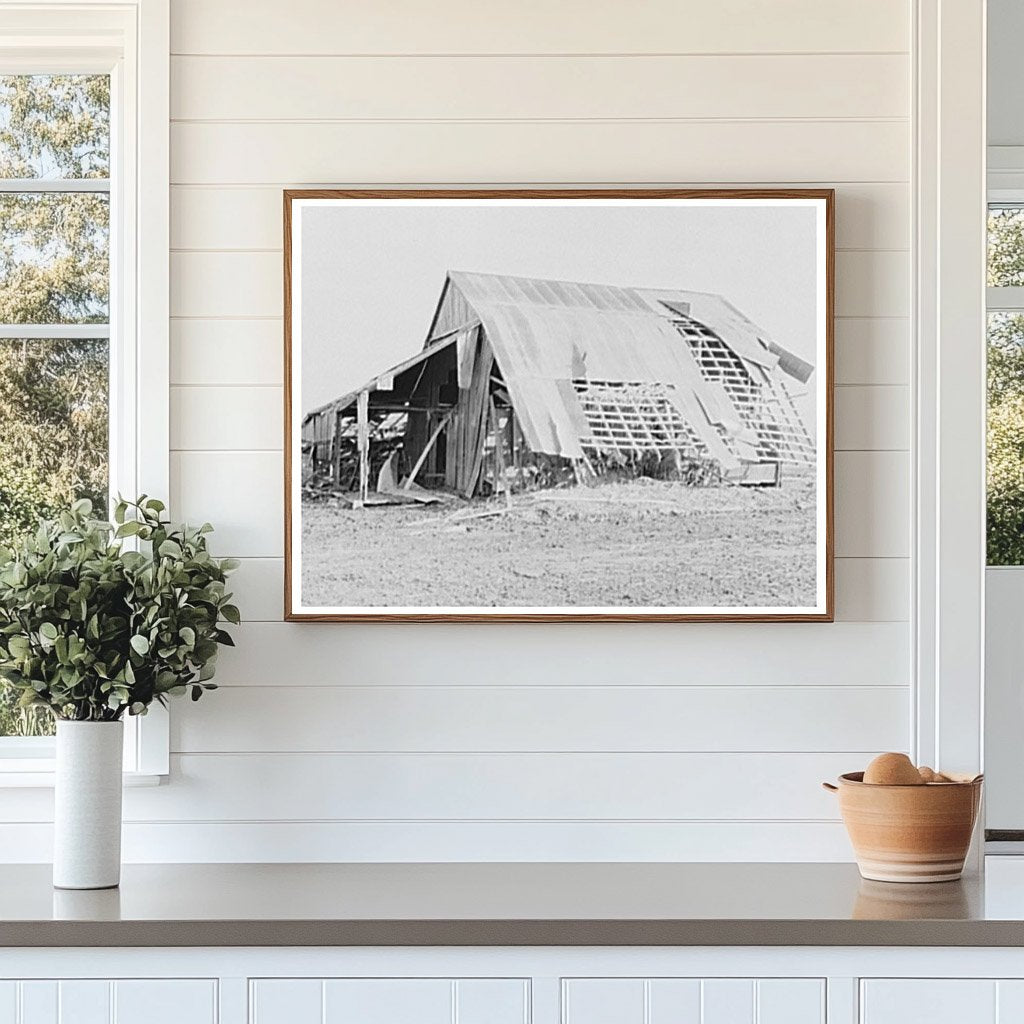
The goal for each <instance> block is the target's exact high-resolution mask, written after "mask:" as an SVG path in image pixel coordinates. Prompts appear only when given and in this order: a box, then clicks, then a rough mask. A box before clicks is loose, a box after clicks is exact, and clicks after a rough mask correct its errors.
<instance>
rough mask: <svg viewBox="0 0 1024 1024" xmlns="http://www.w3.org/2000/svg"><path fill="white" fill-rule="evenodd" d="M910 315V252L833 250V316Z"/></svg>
mask: <svg viewBox="0 0 1024 1024" xmlns="http://www.w3.org/2000/svg"><path fill="white" fill-rule="evenodd" d="M909 315H910V253H909V252H903V251H897V252H890V251H877V252H870V251H862V250H859V251H854V252H837V253H836V316H843V317H846V316H855V317H862V316H879V317H906V316H909Z"/></svg>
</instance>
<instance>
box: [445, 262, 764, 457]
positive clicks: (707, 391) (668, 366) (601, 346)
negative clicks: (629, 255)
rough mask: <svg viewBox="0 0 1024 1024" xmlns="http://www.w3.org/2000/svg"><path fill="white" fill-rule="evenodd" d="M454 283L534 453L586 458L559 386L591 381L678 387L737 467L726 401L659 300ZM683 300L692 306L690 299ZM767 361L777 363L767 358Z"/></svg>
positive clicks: (714, 446)
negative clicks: (727, 437) (728, 445)
mask: <svg viewBox="0 0 1024 1024" xmlns="http://www.w3.org/2000/svg"><path fill="white" fill-rule="evenodd" d="M450 281H451V286H450V287H449V292H450V293H452V292H454V293H457V294H459V295H461V296H462V298H464V299H465V300H466V301H467V302H468V304H469V305H470V306H471V307H472V308H473V310H474V311H475V312H476V314H477V315H478V316H479V317H480V320H481V322H482V323H483V325H484V330H485V331H486V332H487V337H488V340H489V341H490V343H491V346H492V348H493V349H494V354H495V357H496V359H497V361H498V365H499V366H500V367H501V372H502V376H503V377H504V379H505V382H506V384H507V385H508V389H509V393H510V395H511V396H512V400H513V402H514V404H515V407H516V412H517V414H518V416H519V418H520V420H521V422H522V425H523V432H524V434H525V435H526V438H527V441H528V442H529V444H530V447H531V448H533V450H534V451H538V452H547V453H548V454H551V455H564V456H567V457H569V458H578V457H579V449H580V446H579V432H578V431H577V430H576V429H575V427H574V426H573V410H571V409H569V408H567V403H566V402H565V401H564V395H565V388H564V387H563V388H561V389H559V388H558V387H554V386H552V385H553V384H554V383H555V382H571V381H573V380H579V379H584V378H585V379H588V380H609V381H629V382H638V383H640V382H652V383H660V384H664V385H666V386H668V387H672V388H674V389H675V392H676V394H677V399H678V402H679V403H681V404H682V405H684V406H685V409H686V415H687V418H688V419H689V420H691V421H692V423H691V425H692V426H693V428H694V430H696V432H697V435H698V437H700V439H701V440H702V441H703V442H704V444H705V445H706V447H707V448H708V449H709V451H712V452H713V453H714V454H715V456H716V457H717V458H719V459H720V460H721V461H723V462H724V463H725V464H726V465H727V466H728V465H731V464H732V463H735V462H736V460H735V458H734V457H732V456H731V455H730V454H729V453H728V451H727V450H726V449H725V446H724V444H723V442H722V439H721V436H720V434H719V429H722V430H724V431H725V432H726V433H729V434H731V433H733V432H734V431H738V423H736V421H735V419H734V417H732V416H727V415H725V411H724V410H723V409H722V396H721V395H719V394H717V393H716V392H715V391H714V390H713V389H712V388H711V387H709V384H708V381H706V380H705V379H704V377H703V375H702V374H701V372H700V369H699V367H698V366H697V364H696V362H695V361H694V359H693V356H692V355H691V353H690V349H689V347H688V346H687V345H686V344H684V343H682V341H681V339H680V337H679V334H678V332H677V331H676V329H675V328H674V327H673V326H672V322H671V319H670V314H671V312H672V311H671V310H670V309H668V308H667V307H664V306H661V305H660V304H657V305H656V303H659V300H660V295H656V294H655V293H652V292H649V293H643V292H641V291H640V290H638V289H633V288H620V287H615V286H612V285H595V284H577V283H573V282H566V281H538V280H530V279H527V278H518V277H506V276H501V275H496V274H470V273H465V272H460V271H455V272H453V273H452V274H451V275H450ZM664 294H668V293H664ZM678 298H679V301H682V302H686V301H689V300H688V299H687V298H686V297H685V295H684V293H682V292H680V293H678ZM453 300H455V296H454V295H453ZM456 301H457V300H456ZM765 356H766V357H767V358H768V359H770V360H776V359H777V357H776V356H773V355H771V354H770V353H768V352H767V351H765ZM716 424H718V425H716ZM570 428H572V432H571V433H570ZM570 438H571V443H570Z"/></svg>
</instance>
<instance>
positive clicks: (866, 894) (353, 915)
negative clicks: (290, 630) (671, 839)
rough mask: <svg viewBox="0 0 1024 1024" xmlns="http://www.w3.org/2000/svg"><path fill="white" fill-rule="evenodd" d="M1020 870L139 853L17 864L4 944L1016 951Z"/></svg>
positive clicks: (6, 887) (1, 911)
mask: <svg viewBox="0 0 1024 1024" xmlns="http://www.w3.org/2000/svg"><path fill="white" fill-rule="evenodd" d="M1016 867H1020V869H1021V870H1020V871H1019V872H1016V873H1013V874H1012V875H1011V876H1010V877H1009V880H1008V881H1007V880H1006V878H1003V881H1002V882H1001V883H1000V884H1001V885H1002V886H1003V888H1004V889H1006V891H1007V892H1009V893H1011V896H1012V898H1008V899H1004V900H1002V909H1001V910H1000V909H996V908H995V904H996V903H998V902H999V901H993V900H992V899H991V898H987V895H986V889H985V884H984V882H983V880H982V879H981V878H980V877H977V876H975V877H966V878H964V879H963V880H961V881H959V882H944V883H933V884H928V885H895V884H892V883H884V882H868V881H864V880H863V879H861V878H860V876H859V875H858V873H857V869H856V867H854V866H853V865H852V864H591V863H587V864H561V863H559V864H521V863H518V864H480V863H474V864H177V865H141V864H139V865H128V866H126V867H125V869H124V873H123V878H122V882H121V887H120V889H113V890H106V891H100V892H69V891H57V890H54V889H52V888H51V885H50V868H49V866H48V865H14V866H5V867H4V868H3V869H2V870H0V946H8V947H9V946H23V947H24V946H420V945H429V946H444V945H459V946H494V945H529V946H536V945H544V946H551V945H557V946H563V945H587V946H591V945H598V946H618V945H624V946H625V945H655V946H662V945H671V946H694V945H699V946H750V945H758V946H761V945H814V946H835V945H843V946H847V945H854V946H857V945H907V946H950V945H952V946H957V945H963V946H1020V945H1024V899H1021V898H1018V896H1017V895H1015V894H1018V893H1021V892H1022V891H1024V864H1019V865H1016ZM1003 876H1006V872H1005V871H1003V872H1002V873H1001V877H1003Z"/></svg>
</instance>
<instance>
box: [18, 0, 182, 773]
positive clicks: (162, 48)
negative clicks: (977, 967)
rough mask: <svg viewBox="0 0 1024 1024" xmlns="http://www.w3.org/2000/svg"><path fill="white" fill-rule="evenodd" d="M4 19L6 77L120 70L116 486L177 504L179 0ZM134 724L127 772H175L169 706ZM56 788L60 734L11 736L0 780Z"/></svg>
mask: <svg viewBox="0 0 1024 1024" xmlns="http://www.w3.org/2000/svg"><path fill="white" fill-rule="evenodd" d="M0 24H2V25H3V26H4V31H0V40H2V42H0V71H2V72H3V73H6V74H17V73H30V72H36V73H40V74H42V73H46V72H51V73H57V72H64V73H68V72H71V71H81V72H89V71H93V72H104V73H106V72H109V73H110V74H111V93H112V97H113V102H112V108H113V109H112V115H113V117H112V123H111V150H112V152H111V159H112V161H116V166H117V173H116V174H115V175H114V182H113V184H114V188H113V190H112V192H111V235H110V246H111V299H110V322H111V328H110V338H111V342H110V353H111V356H110V358H111V390H110V411H111V419H110V437H111V467H110V478H111V490H112V491H114V492H115V493H116V492H120V493H122V494H125V495H133V496H134V495H136V494H142V493H145V494H150V495H154V496H159V497H161V498H163V499H164V500H167V498H168V496H169V494H170V479H169V477H170V456H169V450H170V437H169V400H170V399H169V375H170V371H169V360H170V355H169V352H170V342H169V297H168V281H169V272H168V264H169V251H170V240H169V214H168V203H169V196H170V187H169V152H170V145H169V124H170V98H169V92H170V29H169V24H170V15H169V0H122V2H119V3H102V2H96V0H18V2H12V0H0ZM62 333H64V334H65V335H67V334H68V333H69V332H67V331H66V330H65V331H64V332H62ZM96 333H97V332H96V330H95V328H93V329H92V333H91V335H90V336H93V337H94V336H95V335H96ZM22 336H24V334H22ZM125 721H126V729H125V773H126V777H127V778H129V779H131V780H133V781H137V782H145V781H155V780H157V779H158V777H159V776H162V775H166V774H167V773H168V771H169V762H170V754H169V751H170V726H169V721H168V716H167V712H166V711H164V710H163V709H162V708H160V707H159V706H154V707H153V708H152V709H151V710H150V713H149V714H148V715H145V716H136V717H127V718H126V720H125ZM52 784H53V743H52V741H48V740H40V739H32V740H26V741H21V740H18V739H11V738H4V739H0V787H3V786H12V785H15V786H22V785H29V786H48V785H52Z"/></svg>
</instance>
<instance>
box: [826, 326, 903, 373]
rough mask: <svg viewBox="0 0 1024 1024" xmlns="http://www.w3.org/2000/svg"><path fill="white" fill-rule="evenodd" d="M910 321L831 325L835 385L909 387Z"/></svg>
mask: <svg viewBox="0 0 1024 1024" xmlns="http://www.w3.org/2000/svg"><path fill="white" fill-rule="evenodd" d="M910 350H911V337H910V321H909V320H908V319H906V318H904V317H851V318H847V319H839V320H836V322H835V376H836V383H837V384H909V383H910Z"/></svg>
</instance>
